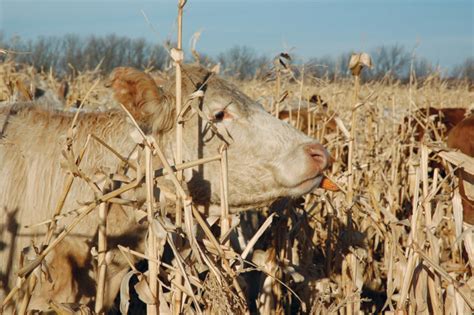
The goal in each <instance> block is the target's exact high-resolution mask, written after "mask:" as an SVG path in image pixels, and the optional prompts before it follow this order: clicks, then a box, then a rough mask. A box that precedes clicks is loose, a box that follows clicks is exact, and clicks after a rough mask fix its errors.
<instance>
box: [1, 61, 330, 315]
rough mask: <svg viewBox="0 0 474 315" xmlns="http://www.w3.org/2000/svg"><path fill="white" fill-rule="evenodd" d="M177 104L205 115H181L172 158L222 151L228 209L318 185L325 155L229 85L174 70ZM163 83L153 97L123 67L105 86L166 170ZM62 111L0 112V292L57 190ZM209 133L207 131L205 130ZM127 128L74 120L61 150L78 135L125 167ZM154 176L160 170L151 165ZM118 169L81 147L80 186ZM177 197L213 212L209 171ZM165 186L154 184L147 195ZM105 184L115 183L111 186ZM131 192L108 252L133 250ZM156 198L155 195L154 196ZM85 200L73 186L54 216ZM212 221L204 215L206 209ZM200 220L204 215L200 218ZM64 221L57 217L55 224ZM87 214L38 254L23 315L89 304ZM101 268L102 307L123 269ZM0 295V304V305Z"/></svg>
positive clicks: (118, 261) (91, 236)
mask: <svg viewBox="0 0 474 315" xmlns="http://www.w3.org/2000/svg"><path fill="white" fill-rule="evenodd" d="M183 77H184V82H183V90H184V91H183V95H189V94H191V93H192V92H194V91H196V90H198V89H200V90H203V91H204V96H203V97H202V98H198V99H196V100H193V101H192V102H198V104H197V106H199V108H200V110H202V112H203V113H204V114H205V115H206V117H208V119H203V118H202V117H200V116H199V115H197V114H196V113H195V111H194V110H190V111H189V113H188V114H187V116H186V122H185V124H184V131H183V138H184V144H183V153H184V157H183V158H184V160H185V161H189V160H194V159H198V158H204V157H209V156H214V155H216V154H217V153H218V151H219V148H220V147H221V146H222V144H223V142H224V141H223V140H222V135H226V136H225V139H226V140H225V142H227V145H228V162H229V175H228V176H229V198H228V202H229V205H230V208H231V211H240V210H247V209H250V208H252V207H257V206H262V205H267V204H269V203H271V202H273V201H274V200H276V199H278V198H281V197H285V196H292V197H296V196H300V195H302V194H304V193H307V192H309V191H311V190H312V189H314V188H315V187H318V186H319V184H320V182H321V179H322V172H323V171H324V170H325V169H326V168H327V166H328V160H329V156H328V153H327V151H326V150H325V149H324V148H323V147H322V146H321V145H320V144H319V143H317V142H315V141H314V140H313V139H311V138H309V137H307V136H305V135H304V134H302V133H301V132H299V131H297V130H296V129H294V128H293V127H291V126H290V125H288V124H286V123H284V122H282V121H280V120H278V119H277V118H275V117H273V116H271V115H270V114H268V113H266V112H265V110H264V109H263V108H262V107H261V106H260V105H259V104H257V103H255V102H253V101H252V100H250V99H249V98H248V97H247V96H246V95H244V94H243V93H241V92H240V91H239V90H238V89H237V88H236V87H235V86H233V85H231V84H229V83H227V82H226V81H224V80H222V79H220V78H218V77H217V76H215V75H214V74H212V73H210V72H209V71H207V70H206V69H203V68H201V67H185V68H184V74H183ZM174 84H175V83H174V80H173V79H171V80H170V81H169V82H168V83H167V85H166V86H164V87H163V89H160V88H158V87H157V86H156V84H155V83H154V81H153V79H152V78H151V77H149V76H148V75H145V74H144V73H141V72H139V71H137V70H134V69H128V68H121V69H118V70H117V71H115V72H114V74H113V75H112V78H111V86H112V88H113V89H114V92H115V96H116V98H117V100H119V101H120V102H121V103H122V104H124V106H125V107H127V109H128V110H129V111H130V113H131V114H132V115H133V116H134V118H135V119H136V120H137V122H138V124H139V125H140V127H141V128H142V129H143V130H144V131H145V132H146V133H147V134H150V135H153V136H154V137H155V139H156V140H157V143H158V145H159V146H160V147H161V148H162V149H163V151H164V152H165V154H166V156H167V158H168V159H169V160H173V159H174V156H175V155H174V153H175V152H176V143H175V141H174V140H175V139H176V136H175V130H174V128H175V109H174V101H173V100H174V95H173V91H174ZM72 120H73V114H72V113H65V112H60V111H52V110H47V109H44V108H40V107H37V106H35V105H34V104H27V103H24V104H14V105H12V106H8V107H6V108H3V109H1V111H0V123H1V124H2V125H0V126H3V127H2V128H1V129H0V130H1V132H2V133H1V138H0V161H1V164H0V210H1V218H2V221H1V224H2V227H3V229H2V235H1V237H2V238H1V242H2V247H1V248H0V259H1V261H0V271H1V278H0V280H1V290H0V291H3V292H1V293H2V294H5V292H7V291H8V290H9V289H11V288H12V286H13V284H14V281H15V272H16V270H17V269H18V260H19V256H20V254H19V253H20V251H21V250H22V249H23V248H24V247H26V246H28V245H30V244H31V241H32V240H33V241H34V244H35V245H39V244H41V242H42V241H43V238H44V234H45V230H46V229H45V227H44V225H43V226H39V227H30V228H25V226H26V225H32V224H36V223H38V222H42V221H44V220H48V219H50V218H51V216H52V214H53V212H54V208H55V206H56V204H57V203H58V200H59V196H60V195H61V192H62V190H63V189H64V186H65V181H66V176H67V174H66V172H65V171H64V169H62V168H61V155H62V154H61V151H62V150H64V148H65V147H64V145H65V140H66V132H67V130H68V128H69V127H70V126H71V123H72ZM211 125H212V126H214V128H215V129H214V130H213V128H210V126H211ZM134 130H135V127H134V126H133V125H132V124H130V123H129V122H128V121H127V118H126V115H125V114H124V113H123V111H118V110H111V111H106V112H84V113H80V114H79V116H78V120H77V128H76V134H75V136H74V141H73V150H74V152H76V153H77V152H79V151H80V150H81V148H82V147H83V146H84V144H85V142H86V139H87V137H88V135H89V134H94V135H95V136H97V137H98V138H100V139H102V140H103V141H105V142H106V143H108V144H109V145H111V146H112V147H113V148H114V149H116V150H117V151H118V152H119V153H120V154H121V155H122V156H124V157H126V158H129V157H131V156H132V155H133V152H134V151H136V150H137V144H136V141H135V140H134V139H133V137H132V136H131V135H132V134H133V132H134ZM153 165H154V167H155V168H158V167H160V165H161V164H160V162H159V160H158V159H157V158H156V159H155V160H154V164H153ZM122 166H123V165H122V162H121V161H120V160H119V159H117V157H115V156H114V155H113V154H111V153H110V152H109V151H108V150H107V149H106V148H105V147H104V146H102V145H100V144H99V143H97V142H95V141H91V143H90V144H89V147H88V148H87V150H86V153H85V156H84V158H83V160H82V162H81V164H80V169H81V170H82V171H83V173H85V174H88V175H89V176H93V175H101V174H102V175H106V176H107V175H109V174H113V173H117V172H119V173H120V172H122V173H124V175H126V176H129V177H130V178H133V177H134V173H133V172H132V171H130V170H126V171H122V170H121V168H122ZM187 180H188V182H187V189H188V191H189V193H190V195H191V197H192V198H193V201H194V202H195V203H196V204H198V205H203V206H204V207H206V208H208V209H212V207H210V205H213V204H219V203H220V167H219V165H218V164H216V162H214V163H210V164H206V165H202V166H199V167H196V168H195V169H193V176H192V178H190V179H189V178H188V179H187ZM160 184H161V185H163V187H164V186H169V187H170V189H172V187H173V186H172V185H171V184H170V183H169V182H168V180H166V179H165V178H161V179H160V183H159V185H160ZM114 185H115V186H117V185H120V183H118V182H114ZM143 195H144V194H143V193H142V192H141V191H140V189H139V190H137V191H134V192H130V193H128V194H125V195H124V196H122V197H123V198H125V199H128V200H133V201H135V205H134V206H118V205H114V206H111V207H110V210H109V214H108V231H107V235H108V243H109V245H108V247H109V248H110V249H111V250H112V253H113V250H114V249H115V248H116V245H117V244H123V245H125V246H130V247H132V248H135V249H137V250H143V248H142V244H143V238H144V233H143V231H144V230H145V229H146V227H144V226H143V225H140V224H137V223H136V222H135V218H134V214H135V210H136V208H138V207H140V205H141V204H142V202H143V199H144V198H143ZM156 197H157V198H158V196H156ZM91 200H94V192H93V191H92V189H91V188H90V186H89V185H88V184H87V183H85V182H84V181H82V180H80V179H77V180H75V181H74V183H73V185H72V188H71V191H70V193H69V195H68V197H67V199H66V202H65V205H64V207H63V209H64V210H63V212H67V211H70V210H73V209H77V208H79V207H80V202H87V201H91ZM210 211H211V212H212V210H210ZM207 214H208V215H212V214H213V213H207ZM72 219H73V218H71V217H66V218H64V219H61V220H60V221H59V223H58V226H60V227H61V226H66V225H67V224H68V223H69V222H70V221H71V220H72ZM98 222H99V220H98V216H97V213H91V214H89V215H88V216H86V217H85V219H84V220H83V221H81V222H80V223H79V225H78V226H77V227H76V228H75V229H74V230H73V231H72V233H71V234H70V235H69V236H67V237H66V239H65V240H64V241H63V242H62V243H61V244H60V246H59V247H57V248H56V249H55V250H54V251H53V252H52V253H51V254H50V255H48V256H47V258H46V261H47V266H48V269H49V270H48V271H49V275H50V278H51V279H50V281H43V282H42V283H41V285H38V286H37V289H36V290H35V292H33V297H32V301H31V304H30V305H31V307H32V308H35V309H47V308H48V305H47V304H48V301H50V300H52V301H55V302H60V303H77V302H81V303H88V302H89V303H90V302H91V301H92V299H93V297H94V296H95V280H94V278H95V275H94V272H93V265H94V259H93V257H92V255H91V249H92V247H94V246H96V244H97V242H96V237H97V227H98ZM111 257H112V261H111V263H110V264H109V271H108V275H109V277H108V279H107V289H106V292H107V295H106V304H108V305H110V304H111V303H112V301H113V298H114V296H115V295H116V293H117V291H118V287H119V283H120V279H121V276H122V275H123V274H124V273H125V272H127V269H128V267H127V264H126V262H125V261H123V258H121V256H120V255H119V254H117V253H115V254H113V255H112V256H111ZM1 297H2V295H0V300H1Z"/></svg>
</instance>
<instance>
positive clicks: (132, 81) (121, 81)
mask: <svg viewBox="0 0 474 315" xmlns="http://www.w3.org/2000/svg"><path fill="white" fill-rule="evenodd" d="M109 85H110V86H111V88H112V89H113V91H114V98H115V100H117V101H118V102H119V103H121V104H123V105H124V106H125V107H126V108H127V109H128V110H129V111H130V113H131V114H132V116H133V117H134V118H135V119H136V120H137V121H139V122H145V123H146V125H142V126H141V127H145V128H146V127H151V128H152V130H153V132H155V133H158V132H165V131H168V130H169V129H170V128H171V127H172V126H173V121H172V120H171V119H168V120H165V119H163V118H165V117H173V115H171V112H172V108H171V106H170V105H169V103H170V100H169V98H170V96H169V95H167V94H166V93H165V92H164V91H163V89H161V88H159V87H158V86H157V85H156V83H155V80H154V79H153V78H152V77H151V76H150V75H149V74H146V73H143V72H141V71H139V70H137V69H134V68H128V67H119V68H116V69H115V70H114V71H113V72H112V74H111V75H110V83H109ZM157 108H160V109H161V110H160V111H157V110H156V109H157ZM146 129H147V128H146ZM147 131H148V130H147Z"/></svg>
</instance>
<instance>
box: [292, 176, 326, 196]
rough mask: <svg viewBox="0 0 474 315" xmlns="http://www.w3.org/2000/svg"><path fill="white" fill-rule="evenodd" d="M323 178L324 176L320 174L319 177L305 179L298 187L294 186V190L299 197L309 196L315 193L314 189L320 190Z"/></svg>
mask: <svg viewBox="0 0 474 315" xmlns="http://www.w3.org/2000/svg"><path fill="white" fill-rule="evenodd" d="M323 178H324V176H323V175H322V174H319V175H317V176H314V177H310V178H308V179H305V180H303V181H302V182H300V183H299V184H298V185H296V186H294V190H295V191H296V192H297V193H298V194H299V195H304V194H307V193H309V192H311V191H313V190H314V189H316V188H318V187H319V186H320V185H321V182H322V180H323Z"/></svg>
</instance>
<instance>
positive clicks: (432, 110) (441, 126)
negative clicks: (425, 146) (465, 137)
mask: <svg viewBox="0 0 474 315" xmlns="http://www.w3.org/2000/svg"><path fill="white" fill-rule="evenodd" d="M466 113H467V109H466V108H436V107H429V108H428V109H425V108H422V109H419V110H418V111H416V113H415V116H416V117H417V118H418V119H419V120H416V119H413V120H412V128H414V137H415V141H417V142H420V141H421V140H422V139H423V137H424V135H425V132H426V130H425V128H424V124H425V123H426V118H427V117H434V119H433V124H434V127H435V128H436V130H437V132H438V134H439V135H440V137H441V140H443V139H445V138H446V136H447V135H448V133H449V131H450V130H451V129H453V128H454V126H456V125H457V124H459V123H460V122H461V121H462V120H463V119H464V117H465V115H466ZM404 122H405V124H407V123H408V117H405V120H404ZM430 138H432V139H434V140H436V139H435V137H434V136H433V135H431V134H430Z"/></svg>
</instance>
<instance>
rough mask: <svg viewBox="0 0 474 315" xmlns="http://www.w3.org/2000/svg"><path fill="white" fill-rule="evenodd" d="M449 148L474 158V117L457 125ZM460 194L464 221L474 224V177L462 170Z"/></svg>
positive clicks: (458, 172)
mask: <svg viewBox="0 0 474 315" xmlns="http://www.w3.org/2000/svg"><path fill="white" fill-rule="evenodd" d="M447 143H448V147H450V148H455V149H459V150H460V151H461V152H462V153H464V154H466V155H469V156H471V157H474V115H471V116H469V117H467V118H466V119H464V120H463V121H461V122H460V123H459V124H458V125H456V126H455V127H454V128H453V129H452V130H451V132H450V133H449V135H448V140H447ZM457 175H458V177H459V194H460V195H461V200H462V206H463V220H464V221H465V222H467V223H470V224H474V189H473V187H474V175H473V174H469V173H467V172H466V171H464V170H462V169H460V170H458V171H457Z"/></svg>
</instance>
